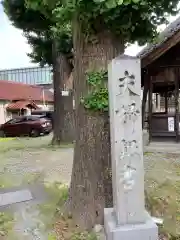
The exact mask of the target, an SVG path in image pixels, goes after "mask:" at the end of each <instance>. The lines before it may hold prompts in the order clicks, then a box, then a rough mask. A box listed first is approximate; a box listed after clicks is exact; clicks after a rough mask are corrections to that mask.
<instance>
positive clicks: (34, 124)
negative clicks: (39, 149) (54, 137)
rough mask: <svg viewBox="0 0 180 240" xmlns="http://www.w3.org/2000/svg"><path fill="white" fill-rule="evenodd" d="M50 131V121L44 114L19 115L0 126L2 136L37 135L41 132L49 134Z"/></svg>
mask: <svg viewBox="0 0 180 240" xmlns="http://www.w3.org/2000/svg"><path fill="white" fill-rule="evenodd" d="M51 131H52V123H51V121H50V120H49V119H47V118H46V117H44V116H21V117H17V118H13V119H11V120H10V121H8V122H6V123H4V124H2V125H1V126H0V136H4V137H5V136H6V137H18V136H31V137H38V136H40V135H41V134H49V133H50V132H51Z"/></svg>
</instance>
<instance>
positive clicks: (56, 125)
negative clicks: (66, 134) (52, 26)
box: [52, 41, 72, 145]
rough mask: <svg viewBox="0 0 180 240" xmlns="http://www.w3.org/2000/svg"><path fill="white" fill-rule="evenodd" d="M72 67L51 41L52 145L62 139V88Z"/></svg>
mask: <svg viewBox="0 0 180 240" xmlns="http://www.w3.org/2000/svg"><path fill="white" fill-rule="evenodd" d="M71 72H72V68H71V65H70V63H69V62H68V59H67V57H66V56H65V55H64V54H62V53H58V52H57V48H56V42H55V41H54V43H53V84H54V115H53V139H52V144H53V145H59V144H60V143H61V141H62V132H63V128H64V123H65V121H64V116H65V108H64V98H63V96H62V90H64V85H66V81H67V80H68V78H69V76H70V74H71Z"/></svg>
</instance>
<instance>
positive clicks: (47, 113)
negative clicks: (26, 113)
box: [31, 110, 54, 125]
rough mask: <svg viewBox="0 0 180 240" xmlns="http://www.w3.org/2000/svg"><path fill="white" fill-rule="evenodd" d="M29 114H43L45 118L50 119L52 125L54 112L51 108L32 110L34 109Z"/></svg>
mask: <svg viewBox="0 0 180 240" xmlns="http://www.w3.org/2000/svg"><path fill="white" fill-rule="evenodd" d="M31 115H33V116H37V115H41V116H45V117H46V118H48V119H49V120H51V123H52V125H53V115H54V112H53V111H51V110H34V111H32V112H31Z"/></svg>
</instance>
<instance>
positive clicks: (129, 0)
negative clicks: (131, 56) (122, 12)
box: [123, 0, 131, 6]
mask: <svg viewBox="0 0 180 240" xmlns="http://www.w3.org/2000/svg"><path fill="white" fill-rule="evenodd" d="M130 3H131V0H124V1H123V4H124V5H125V6H127V5H129V4H130Z"/></svg>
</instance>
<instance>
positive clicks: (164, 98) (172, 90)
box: [138, 18, 180, 142]
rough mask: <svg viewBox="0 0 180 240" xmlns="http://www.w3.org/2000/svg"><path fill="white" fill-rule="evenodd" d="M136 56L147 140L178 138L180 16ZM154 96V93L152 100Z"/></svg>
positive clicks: (179, 121) (179, 117)
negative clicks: (146, 125) (140, 71)
mask: <svg viewBox="0 0 180 240" xmlns="http://www.w3.org/2000/svg"><path fill="white" fill-rule="evenodd" d="M138 57H140V58H141V64H142V86H143V87H144V91H143V103H142V116H143V126H144V122H145V109H146V105H148V118H147V119H148V128H149V140H150V141H152V140H174V141H177V142H178V141H180V98H179V88H180V18H178V19H177V20H175V21H174V22H173V23H171V24H170V25H169V26H168V27H167V28H166V29H165V30H164V31H163V32H162V33H161V34H160V35H159V37H158V39H157V41H156V43H154V44H149V45H148V46H147V47H146V48H144V49H143V50H142V51H141V52H140V53H139V54H138ZM153 97H155V100H154V101H153ZM147 99H148V101H147ZM147 102H148V103H147ZM153 103H154V105H156V106H155V107H153ZM162 103H163V104H162ZM158 105H159V107H158Z"/></svg>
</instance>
